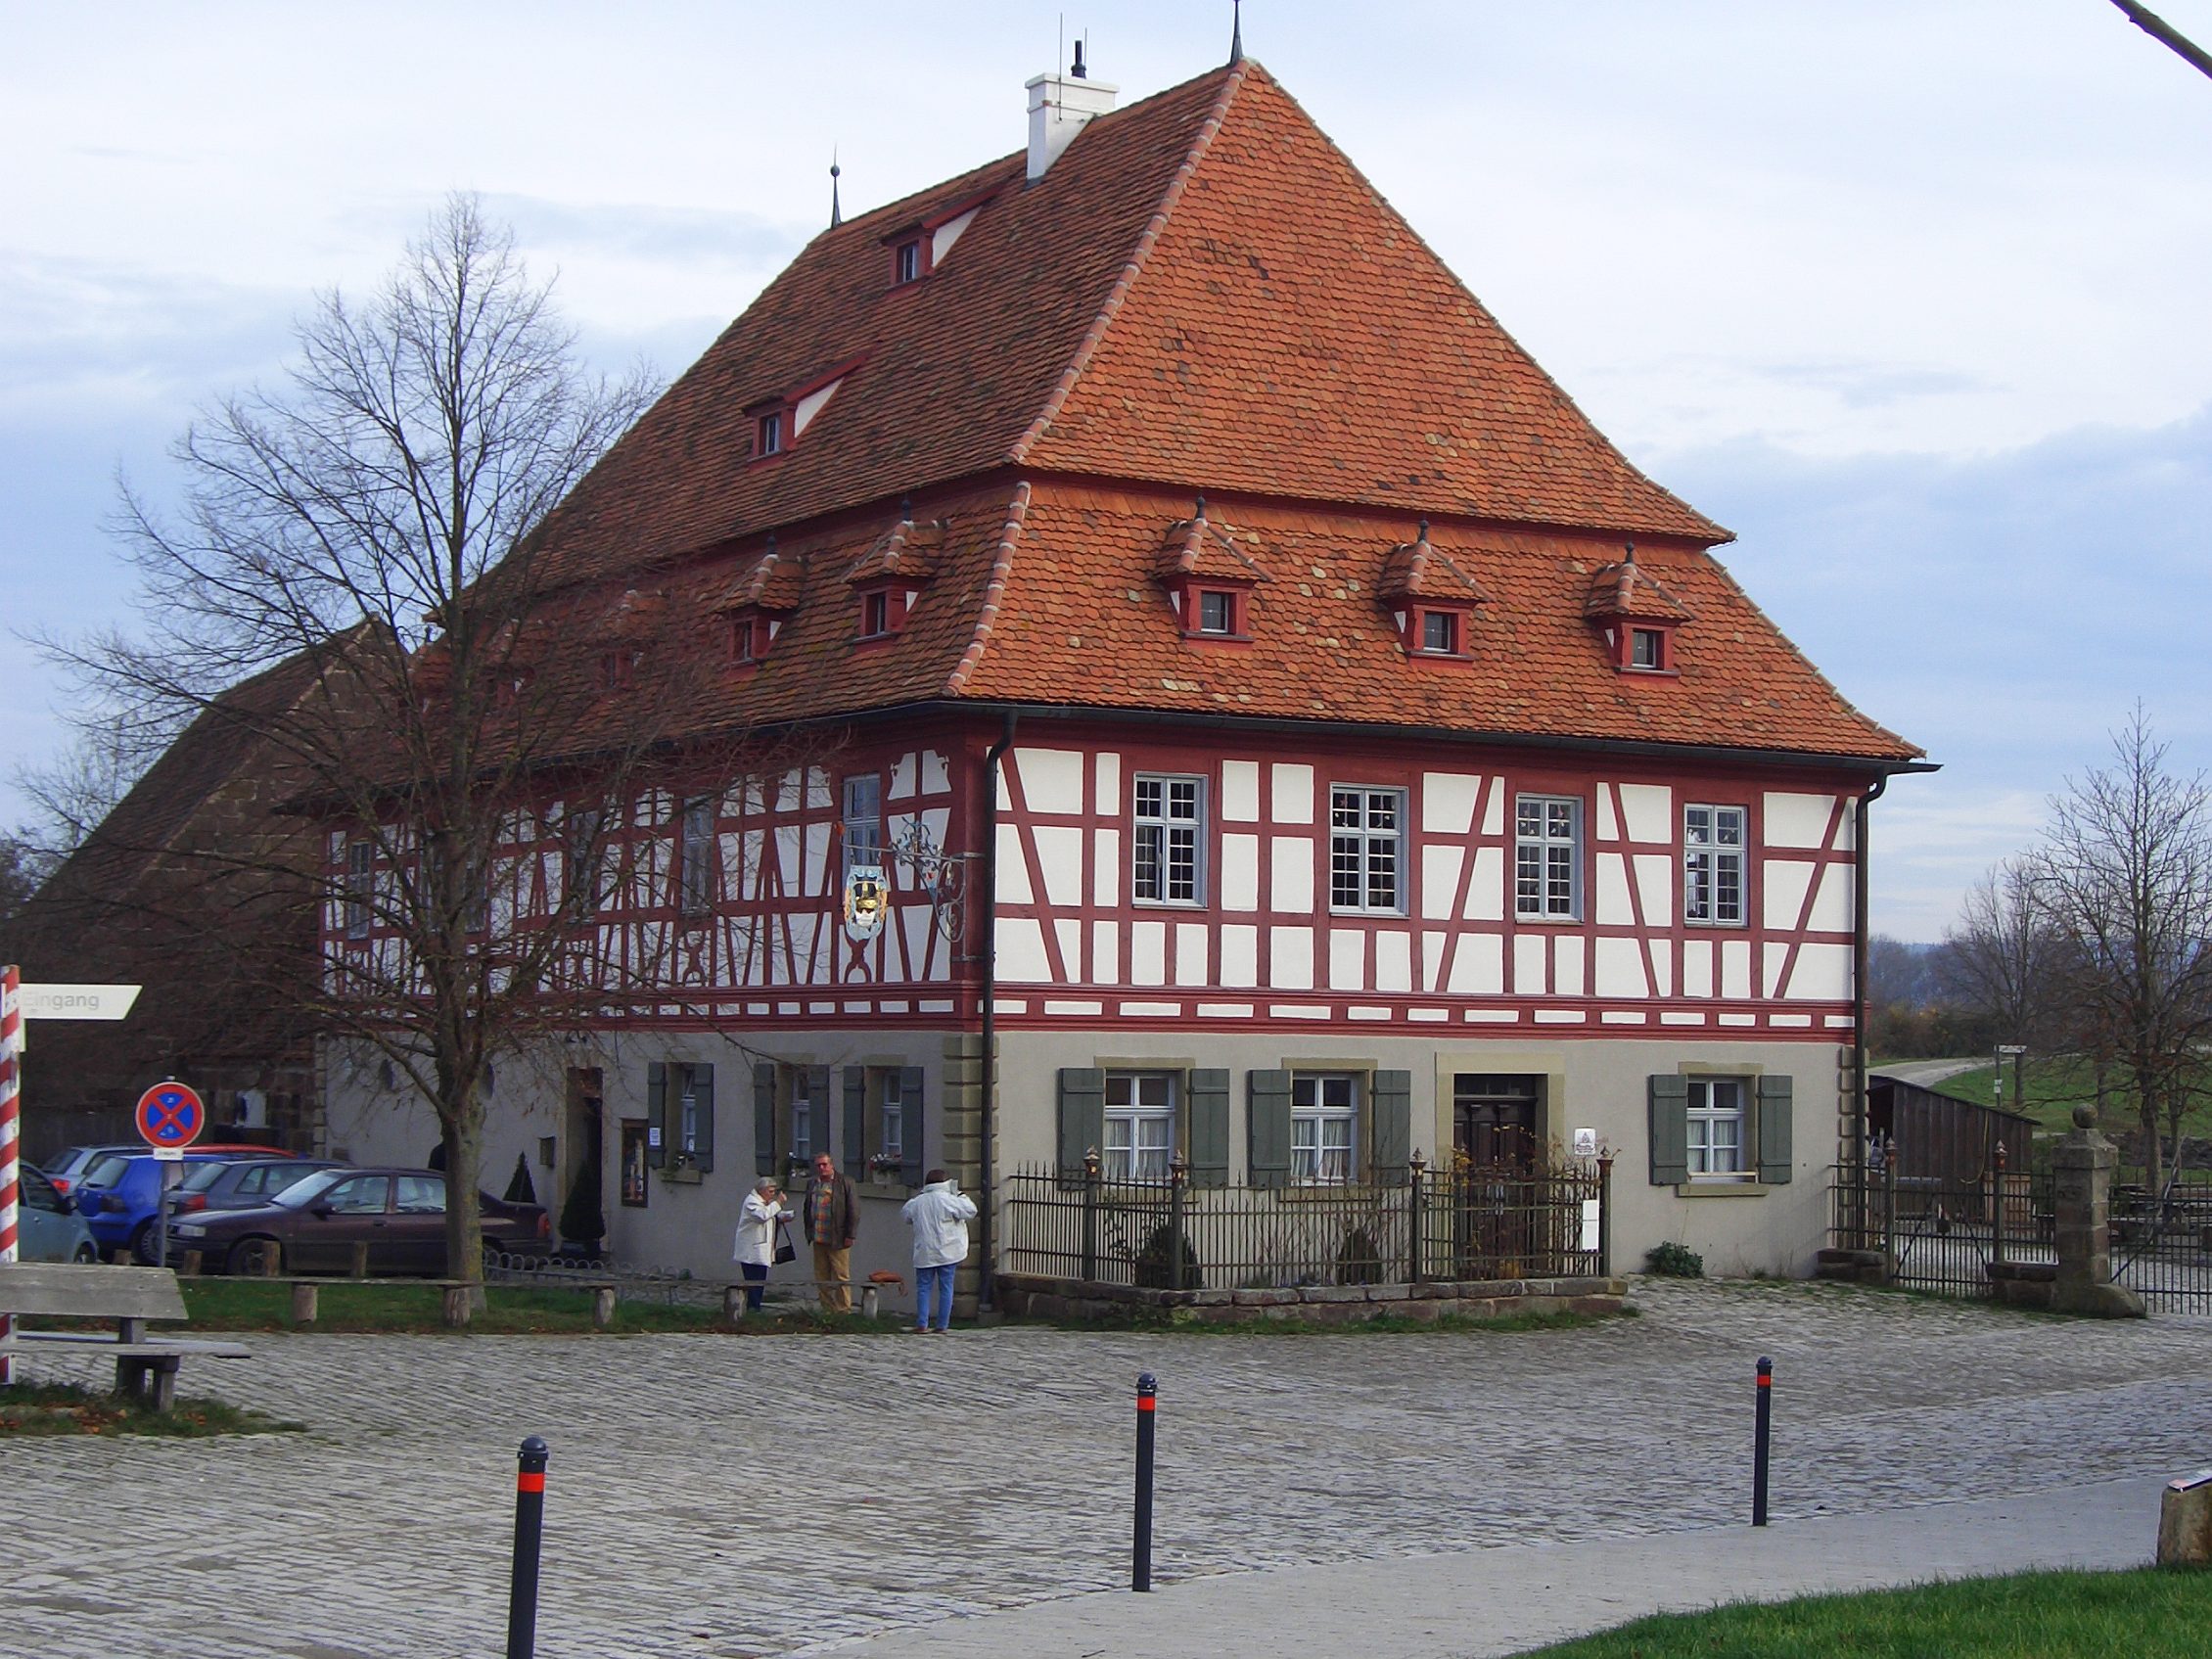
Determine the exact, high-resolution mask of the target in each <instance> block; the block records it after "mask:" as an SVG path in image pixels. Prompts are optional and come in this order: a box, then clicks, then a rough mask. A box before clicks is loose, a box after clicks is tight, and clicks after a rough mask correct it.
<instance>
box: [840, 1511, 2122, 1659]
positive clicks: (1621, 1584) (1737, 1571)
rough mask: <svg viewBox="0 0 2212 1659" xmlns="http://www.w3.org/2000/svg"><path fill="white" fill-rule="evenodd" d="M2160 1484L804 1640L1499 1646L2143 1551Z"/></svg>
mask: <svg viewBox="0 0 2212 1659" xmlns="http://www.w3.org/2000/svg"><path fill="white" fill-rule="evenodd" d="M2159 1487H2160V1483H2159V1482H2158V1481H2156V1480H2154V1479H2153V1480H2145V1479H2142V1478H2137V1479H2133V1480H2119V1481H2101V1482H2097V1483H2096V1484H2094V1485H2088V1486H2079V1487H2068V1488H2060V1489H2056V1490H2052V1491H2048V1492H2039V1493H2030V1494H2023V1495H2020V1496H2016V1497H2009V1498H1992V1499H1988V1500H1985V1501H1980V1502H1962V1503H1936V1504H1923V1505H1920V1506H1918V1507H1915V1508H1910V1509H1894V1510H1888V1511H1883V1512H1878V1513H1872V1514H1857V1515H1823V1516H1816V1517H1813V1518H1810V1519H1806V1520H1799V1521H1792V1522H1788V1523H1785V1524H1781V1525H1776V1526H1770V1527H1765V1528H1754V1527H1750V1526H1739V1527H1719V1528H1713V1529H1709V1530H1706V1531H1702V1532H1678V1533H1658V1534H1653V1535H1649V1536H1646V1537H1641V1538H1624V1539H1593V1540H1588V1541H1585V1542H1582V1543H1578V1544H1536V1545H1528V1546H1523V1547H1508V1548H1502V1549H1479V1550H1470V1551H1467V1552H1465V1553H1461V1554H1452V1555H1424V1556H1399V1557H1396V1558H1392V1559H1388V1560H1379V1561H1342V1562H1336V1563H1332V1564H1328V1565H1321V1566H1310V1567H1298V1568H1291V1569H1278V1570H1274V1571H1270V1572H1259V1573H1230V1574H1219V1575H1215V1576H1212V1577H1207V1578H1197V1579H1189V1580H1186V1581H1184V1582H1182V1583H1179V1584H1172V1585H1167V1586H1164V1587H1160V1588H1156V1589H1155V1590H1152V1591H1151V1592H1150V1593H1149V1594H1144V1595H1137V1594H1132V1593H1130V1592H1129V1591H1127V1590H1121V1591H1108V1592H1102V1593H1094V1594H1090V1595H1079V1596H1069V1597H1064V1598H1062V1599H1060V1600H1057V1601H1045V1602H1037V1603H1033V1604H1031V1605H1029V1606H1026V1607H1018V1608H1012V1609H1009V1610H1007V1611H1004V1612H996V1613H990V1614H985V1615H981V1616H977V1617H968V1618H955V1619H946V1620H943V1621H941V1622H939V1623H937V1624H934V1625H925V1626H921V1627H918V1628H913V1629H907V1630H900V1631H894V1632H890V1633H888V1634H885V1635H882V1636H873V1637H869V1638H867V1639H864V1640H861V1641H849V1642H838V1643H829V1644H824V1645H823V1646H821V1647H816V1648H811V1649H807V1650H806V1651H808V1652H815V1653H828V1652H834V1653H837V1654H839V1655H842V1656H844V1659H936V1656H938V1655H952V1654H961V1655H968V1656H980V1659H990V1656H991V1655H997V1654H1005V1655H1009V1656H1012V1655H1023V1656H1035V1659H1104V1656H1106V1655H1112V1656H1113V1659H1212V1656H1214V1655H1229V1654H1238V1655H1242V1654H1250V1653H1254V1652H1260V1651H1265V1652H1266V1653H1267V1656H1268V1659H1309V1656H1311V1659H1341V1656H1343V1655H1347V1654H1358V1655H1359V1656H1360V1659H1491V1656H1493V1655H1502V1654H1513V1653H1522V1652H1526V1651H1527V1650H1528V1649H1530V1648H1532V1647H1541V1646H1545V1645H1548V1644H1549V1643H1551V1642H1555V1641H1564V1640H1566V1639H1567V1638H1568V1637H1570V1636H1586V1635H1589V1634H1590V1633H1591V1632H1593V1631H1601V1630H1607V1629H1610V1628H1612V1627H1613V1626H1615V1625H1621V1624H1626V1623H1628V1622H1629V1621H1631V1620H1633V1619H1640V1618H1643V1617H1644V1616H1646V1615H1647V1614H1651V1613H1679V1612H1695V1611H1699V1610H1701V1609H1704V1608H1708V1607H1713V1606H1717V1605H1721V1604H1723V1603H1727V1602H1731V1601H1784V1600H1788V1599H1790V1598H1791V1597H1794V1596H1798V1595H1810V1594H1818V1593H1822V1592H1826V1591H1833V1590H1879V1589H1889V1588H1893V1587H1896V1586H1900V1585H1908V1584H1924V1583H1928V1582H1930V1581H1933V1580H1937V1579H1958V1578H1980V1577H1987V1576H1989V1575H1992V1574H2000V1573H2012V1572H2022V1571H2026V1570H2028V1569H2031V1568H2050V1567H2098V1568H2118V1567H2134V1566H2140V1565H2142V1564H2143V1563H2145V1562H2147V1561H2148V1560H2149V1559H2150V1558H2151V1555H2152V1553H2153V1549H2154V1546H2155V1544H2156V1542H2157V1536H2158V1502H2159Z"/></svg>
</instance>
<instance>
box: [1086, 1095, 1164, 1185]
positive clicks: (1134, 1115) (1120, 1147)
mask: <svg viewBox="0 0 2212 1659" xmlns="http://www.w3.org/2000/svg"><path fill="white" fill-rule="evenodd" d="M1174 1151H1175V1074H1174V1073H1172V1072H1108V1073H1107V1074H1106V1144H1105V1145H1104V1146H1102V1147H1100V1148H1099V1162H1100V1167H1101V1169H1102V1170H1103V1171H1104V1173H1105V1175H1106V1176H1107V1177H1108V1178H1109V1179H1114V1178H1120V1179H1123V1180H1129V1179H1131V1178H1136V1179H1158V1180H1165V1179H1166V1178H1167V1175H1168V1160H1169V1159H1170V1157H1171V1156H1173V1154H1174Z"/></svg>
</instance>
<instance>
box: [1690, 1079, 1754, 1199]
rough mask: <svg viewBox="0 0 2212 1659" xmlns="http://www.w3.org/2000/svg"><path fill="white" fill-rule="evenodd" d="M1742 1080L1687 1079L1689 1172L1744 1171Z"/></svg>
mask: <svg viewBox="0 0 2212 1659" xmlns="http://www.w3.org/2000/svg"><path fill="white" fill-rule="evenodd" d="M1744 1167H1745V1166H1744V1145H1743V1080H1742V1079H1741V1078H1691V1079H1690V1080H1689V1173H1690V1176H1691V1178H1692V1179H1695V1178H1696V1177H1697V1176H1699V1175H1741V1174H1743V1171H1744Z"/></svg>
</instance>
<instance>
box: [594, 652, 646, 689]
mask: <svg viewBox="0 0 2212 1659" xmlns="http://www.w3.org/2000/svg"><path fill="white" fill-rule="evenodd" d="M636 663H637V653H636V652H634V651H608V652H603V653H602V654H601V655H600V658H599V688H600V690H602V691H626V690H628V689H629V684H630V679H631V676H632V670H633V668H635V666H636Z"/></svg>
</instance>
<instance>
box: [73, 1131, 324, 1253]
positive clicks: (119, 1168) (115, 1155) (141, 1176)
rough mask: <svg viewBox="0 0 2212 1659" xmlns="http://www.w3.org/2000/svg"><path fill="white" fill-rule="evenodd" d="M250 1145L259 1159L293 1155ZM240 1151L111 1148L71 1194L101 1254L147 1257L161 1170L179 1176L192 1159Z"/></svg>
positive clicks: (217, 1157) (223, 1159) (204, 1160)
mask: <svg viewBox="0 0 2212 1659" xmlns="http://www.w3.org/2000/svg"><path fill="white" fill-rule="evenodd" d="M253 1153H254V1155H256V1156H258V1157H260V1158H263V1159H285V1160H290V1159H291V1157H292V1154H291V1153H289V1152H271V1151H269V1150H268V1149H267V1148H265V1147H255V1148H253ZM240 1156H243V1155H242V1154H241V1153H239V1152H237V1151H235V1150H224V1149H220V1148H210V1149H209V1150H207V1151H205V1152H203V1151H201V1150H200V1149H199V1148H198V1147H195V1148H193V1149H192V1150H191V1151H189V1152H187V1153H186V1154H185V1155H184V1157H183V1158H182V1160H165V1159H161V1158H157V1157H155V1156H154V1155H153V1154H152V1153H151V1152H147V1151H144V1150H141V1151H139V1152H138V1153H137V1154H136V1155H135V1156H134V1155H130V1154H125V1153H120V1152H112V1153H110V1154H108V1155H107V1156H106V1157H104V1158H100V1159H97V1160H95V1161H94V1162H93V1164H92V1166H91V1167H90V1168H89V1169H87V1170H86V1171H85V1172H84V1174H83V1175H81V1176H80V1177H79V1178H78V1180H77V1186H76V1191H75V1193H74V1194H72V1196H73V1198H74V1199H75V1201H76V1207H77V1210H78V1211H79V1213H81V1214H82V1215H83V1217H84V1220H85V1223H86V1224H87V1225H88V1226H90V1227H91V1228H92V1236H93V1238H94V1240H95V1241H97V1242H98V1244H99V1246H100V1249H101V1251H102V1253H103V1254H105V1255H109V1256H113V1255H114V1254H115V1252H116V1251H118V1250H121V1249H124V1248H126V1247H127V1248H128V1249H129V1251H130V1253H131V1257H132V1259H133V1260H134V1261H139V1262H151V1261H152V1260H153V1259H154V1246H155V1244H156V1243H157V1242H158V1241H157V1239H156V1236H155V1231H154V1229H155V1225H156V1223H157V1222H158V1221H159V1220H160V1218H161V1183H162V1180H163V1178H164V1172H166V1171H168V1170H170V1169H175V1170H177V1171H179V1172H180V1175H171V1176H168V1177H167V1178H168V1179H170V1180H171V1181H174V1180H176V1179H179V1178H181V1172H182V1171H186V1170H189V1169H191V1168H192V1167H193V1166H194V1165H196V1164H206V1163H210V1162H227V1161H228V1160H230V1159H233V1158H237V1157H240Z"/></svg>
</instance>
